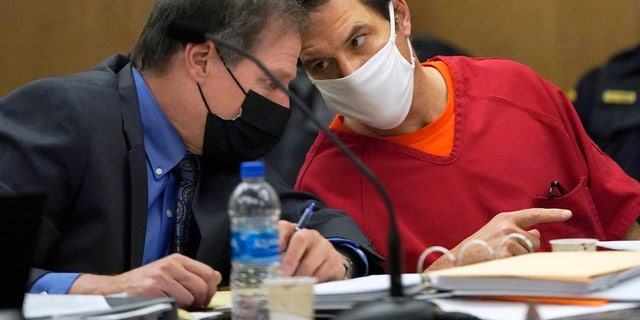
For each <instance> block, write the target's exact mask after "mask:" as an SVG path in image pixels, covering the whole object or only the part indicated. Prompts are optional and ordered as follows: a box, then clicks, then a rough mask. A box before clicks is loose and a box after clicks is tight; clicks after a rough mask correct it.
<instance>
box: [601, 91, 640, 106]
mask: <svg viewBox="0 0 640 320" xmlns="http://www.w3.org/2000/svg"><path fill="white" fill-rule="evenodd" d="M637 99H638V94H637V93H636V92H635V91H631V90H605V91H604V92H602V102H604V103H607V104H635V103H636V101H637Z"/></svg>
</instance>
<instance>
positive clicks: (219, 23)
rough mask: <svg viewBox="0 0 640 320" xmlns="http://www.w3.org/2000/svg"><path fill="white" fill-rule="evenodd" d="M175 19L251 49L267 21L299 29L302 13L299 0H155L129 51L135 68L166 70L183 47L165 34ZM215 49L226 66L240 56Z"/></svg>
mask: <svg viewBox="0 0 640 320" xmlns="http://www.w3.org/2000/svg"><path fill="white" fill-rule="evenodd" d="M273 18H275V19H273ZM174 20H184V21H189V22H192V23H194V24H197V25H200V26H203V27H205V28H207V30H208V31H209V32H211V33H212V34H214V35H216V36H218V37H220V38H222V39H225V40H226V41H229V42H231V43H233V44H235V45H237V46H239V47H242V48H244V49H246V50H248V51H252V50H253V49H255V47H256V45H257V44H258V42H259V40H260V39H261V31H262V30H264V29H265V28H264V27H265V24H266V23H269V22H270V21H277V22H278V23H282V24H283V27H282V29H281V30H283V31H282V32H290V31H291V30H288V29H291V28H297V29H298V30H300V28H301V26H302V23H303V15H302V10H301V7H300V4H299V1H298V0H157V1H156V2H155V4H154V5H153V8H152V9H151V12H150V14H149V18H148V20H147V23H146V24H145V26H144V28H143V29H142V33H141V34H140V36H139V37H138V41H137V42H136V44H135V46H134V48H133V50H132V51H131V53H130V58H131V61H132V63H133V66H134V67H136V68H137V69H138V70H147V71H151V72H157V73H159V72H163V71H164V70H166V68H167V65H168V62H169V60H170V59H171V57H172V56H173V55H174V54H175V53H176V52H178V51H179V50H181V49H182V48H183V47H184V44H183V43H181V42H178V41H174V40H171V39H169V38H168V37H167V35H166V31H167V27H168V25H169V23H171V22H172V21H174ZM216 48H217V49H218V52H219V54H220V55H221V56H222V57H224V60H225V63H227V64H228V66H229V67H231V66H233V65H235V63H237V62H238V61H239V60H240V58H241V56H239V55H238V54H237V53H236V52H234V51H231V50H228V49H226V48H224V47H222V46H218V47H216Z"/></svg>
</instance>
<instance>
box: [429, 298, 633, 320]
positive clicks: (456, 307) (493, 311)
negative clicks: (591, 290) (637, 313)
mask: <svg viewBox="0 0 640 320" xmlns="http://www.w3.org/2000/svg"><path fill="white" fill-rule="evenodd" d="M431 302H433V303H435V304H436V305H438V307H440V309H442V310H443V311H446V312H453V311H455V312H463V313H467V314H471V315H474V316H476V317H478V318H480V319H486V320H514V319H515V320H519V319H525V317H526V315H527V310H528V304H527V303H523V302H507V301H495V300H474V299H434V300H431ZM638 306H640V303H608V304H606V305H602V306H595V307H594V306H577V305H558V304H538V305H537V307H536V308H537V310H538V314H539V315H540V319H542V320H544V319H556V318H563V317H572V316H579V315H586V314H592V313H600V312H607V311H614V310H623V309H631V308H635V307H638Z"/></svg>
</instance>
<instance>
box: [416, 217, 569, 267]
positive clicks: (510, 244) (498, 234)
mask: <svg viewBox="0 0 640 320" xmlns="http://www.w3.org/2000/svg"><path fill="white" fill-rule="evenodd" d="M569 218H571V211H569V210H565V209H541V208H531V209H524V210H519V211H513V212H503V213H499V214H497V215H495V216H494V217H493V219H491V220H490V221H489V222H488V223H487V224H485V225H484V226H483V227H482V228H480V230H478V231H476V233H474V234H472V235H471V236H470V237H468V238H467V239H465V240H464V241H462V242H461V243H460V244H458V245H457V246H456V247H455V248H453V249H452V250H451V252H452V253H453V254H454V255H455V256H456V257H458V258H459V252H460V249H461V248H462V246H463V245H464V244H465V242H466V241H468V240H471V239H479V240H483V241H485V242H486V243H487V244H488V245H489V246H491V247H492V248H494V249H495V250H500V251H499V252H495V255H496V256H497V257H500V258H506V257H511V256H517V255H521V254H525V253H528V252H529V249H528V247H527V245H526V244H525V243H524V242H523V241H522V240H520V239H517V238H510V239H508V240H506V241H505V242H504V243H503V244H502V246H501V248H497V246H498V244H499V243H500V241H501V240H502V239H503V237H504V236H506V235H508V234H511V233H517V234H521V235H523V236H525V237H526V238H527V239H529V241H531V244H532V245H533V250H534V251H535V250H538V248H540V231H538V230H536V229H532V230H525V228H528V227H530V226H533V225H536V224H538V223H547V222H562V221H566V220H568V219H569ZM487 255H488V253H487V250H486V249H485V248H482V247H481V246H475V245H472V246H470V247H468V249H466V250H465V252H464V256H463V264H471V263H475V262H480V261H485V260H487V259H488V257H487ZM451 266H453V265H452V263H451V261H450V260H449V259H448V258H447V257H446V256H442V257H440V258H439V259H438V260H436V261H435V262H434V263H432V264H431V266H429V268H427V270H436V269H442V268H448V267H451Z"/></svg>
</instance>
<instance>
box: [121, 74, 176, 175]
mask: <svg viewBox="0 0 640 320" xmlns="http://www.w3.org/2000/svg"><path fill="white" fill-rule="evenodd" d="M132 70H133V80H134V82H135V85H136V91H137V93H138V103H139V105H140V119H141V121H142V128H143V134H144V149H145V152H146V154H147V161H148V164H149V165H150V166H151V169H152V171H153V173H154V176H155V178H156V179H159V178H161V177H162V176H164V175H165V174H167V173H168V172H169V171H171V169H172V168H173V167H175V166H176V165H177V164H178V162H180V160H182V158H183V157H184V155H185V154H186V153H187V148H186V146H185V145H184V142H183V141H182V138H181V137H180V135H179V134H178V131H177V130H176V128H175V127H174V126H173V124H172V123H171V121H169V118H167V115H166V114H165V113H164V111H163V110H162V108H161V107H160V104H159V103H158V102H157V101H156V99H155V97H154V96H153V94H152V93H151V90H149V87H148V86H147V84H146V83H145V81H144V79H143V78H142V75H141V74H140V72H138V70H136V69H135V68H132Z"/></svg>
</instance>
